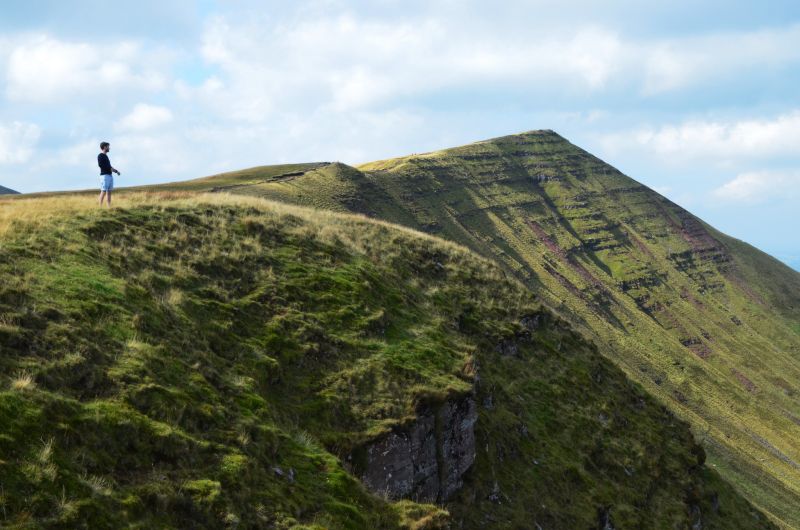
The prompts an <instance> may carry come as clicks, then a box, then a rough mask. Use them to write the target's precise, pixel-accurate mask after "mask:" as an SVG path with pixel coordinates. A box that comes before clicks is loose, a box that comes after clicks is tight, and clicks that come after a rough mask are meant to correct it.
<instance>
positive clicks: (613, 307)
mask: <svg viewBox="0 0 800 530" xmlns="http://www.w3.org/2000/svg"><path fill="white" fill-rule="evenodd" d="M359 169H360V170H361V171H356V170H355V169H354V168H349V167H347V166H341V165H329V166H323V167H319V168H317V169H315V170H314V171H312V172H310V173H307V174H306V175H303V176H298V177H295V178H293V179H291V180H285V181H281V182H269V181H268V179H267V182H259V183H250V184H249V185H247V186H243V187H241V188H240V189H237V190H232V191H235V192H236V193H243V194H249V195H258V196H263V197H272V198H278V199H280V200H283V201H288V202H295V203H298V204H306V205H313V206H317V207H327V208H332V209H338V210H354V211H359V212H363V213H367V214H369V215H372V216H375V217H380V218H384V219H387V220H391V221H395V222H398V223H401V224H405V225H407V226H411V227H414V228H417V229H423V230H425V231H428V232H431V233H435V234H437V235H439V236H442V237H444V238H447V239H450V240H453V241H456V242H459V243H461V244H464V245H466V246H468V247H470V248H472V249H473V250H475V251H477V252H479V253H480V254H483V255H484V256H486V257H490V258H492V259H495V260H497V261H498V262H499V263H501V264H502V265H503V266H504V267H505V269H506V270H508V271H512V272H513V273H514V274H515V275H516V276H517V277H518V278H519V279H520V280H522V281H523V282H525V283H526V284H527V285H528V286H530V287H532V288H533V289H534V291H535V292H537V293H539V294H540V295H541V297H542V299H543V300H544V301H545V302H546V303H547V304H548V305H549V306H551V307H553V308H555V309H556V310H558V311H559V312H560V313H562V314H563V315H565V317H566V318H569V319H570V320H571V321H573V322H574V323H575V324H576V325H578V326H579V328H580V330H581V331H582V332H585V333H587V334H589V335H590V336H592V337H593V338H594V339H595V340H597V341H598V342H599V343H600V344H602V345H603V351H604V353H605V354H607V355H608V356H609V357H611V358H612V359H614V360H615V361H616V362H617V363H618V364H619V365H620V366H622V367H623V368H624V370H625V371H626V372H627V373H628V374H629V375H630V376H631V377H633V378H634V379H635V380H637V381H639V382H640V383H642V384H643V385H644V386H645V387H646V388H647V389H648V390H649V391H651V392H653V393H654V394H656V395H658V396H660V397H661V399H662V400H663V401H664V402H665V403H667V404H668V405H669V406H670V407H671V408H672V409H673V410H675V411H677V412H678V413H679V414H680V415H681V416H682V417H684V418H687V419H688V420H690V422H691V423H692V425H693V426H694V428H695V432H696V434H697V435H698V436H699V437H701V438H702V439H703V440H704V442H705V443H706V446H707V448H708V449H709V453H710V455H711V458H712V461H713V462H714V464H715V465H717V466H719V467H720V469H721V470H722V472H723V474H724V475H725V476H727V477H728V478H729V479H731V480H732V481H733V482H734V483H735V484H736V485H737V486H738V487H739V488H740V489H741V490H742V491H744V492H746V493H747V495H748V496H749V497H750V498H751V499H752V500H753V501H754V502H756V503H757V504H758V505H759V506H761V507H762V508H763V509H765V510H767V511H768V512H770V513H771V514H773V515H774V516H775V517H776V518H778V519H780V520H782V521H784V522H786V523H788V524H791V525H792V526H794V527H798V528H800V509H798V506H800V394H798V392H800V388H798V386H797V385H798V383H797V381H798V380H800V356H799V354H800V327H798V324H797V323H798V322H800V274H798V273H797V272H795V271H793V270H791V269H790V268H788V267H786V266H785V265H783V264H781V263H779V262H778V261H776V260H774V259H772V258H770V257H769V256H767V255H766V254H764V253H762V252H760V251H758V250H757V249H754V248H753V247H751V246H749V245H746V244H744V243H742V242H740V241H737V240H735V239H733V238H730V237H728V236H725V235H723V234H720V233H719V232H717V231H715V230H714V229H713V228H711V227H708V226H706V225H705V224H704V223H702V221H700V220H698V219H697V218H695V217H694V216H692V215H691V214H689V213H688V212H686V211H685V210H683V209H681V208H680V207H678V206H677V205H675V204H673V203H671V202H670V201H668V200H667V199H665V198H663V197H661V196H659V195H658V194H656V193H655V192H653V191H652V190H650V189H649V188H647V187H645V186H642V185H640V184H638V183H637V182H635V181H633V180H632V179H630V178H628V177H626V176H625V175H623V174H621V173H620V172H618V171H617V170H615V169H614V168H612V167H611V166H609V165H607V164H605V163H604V162H602V161H601V160H599V159H597V158H595V157H593V156H592V155H590V154H588V153H586V152H585V151H583V150H581V149H579V148H577V147H575V146H573V145H572V144H570V143H569V142H567V141H566V140H564V139H563V138H561V137H560V136H558V135H556V134H555V133H552V132H549V131H537V132H531V133H527V134H522V135H515V136H509V137H503V138H498V139H494V140H490V141H485V142H478V143H475V144H470V145H467V146H463V147H458V148H454V149H447V150H443V151H437V152H433V153H427V154H423V155H414V156H409V157H404V158H398V159H392V160H386V161H380V162H374V163H370V164H365V165H363V166H361V167H360V168H359Z"/></svg>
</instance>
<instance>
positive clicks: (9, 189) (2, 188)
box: [0, 186, 19, 195]
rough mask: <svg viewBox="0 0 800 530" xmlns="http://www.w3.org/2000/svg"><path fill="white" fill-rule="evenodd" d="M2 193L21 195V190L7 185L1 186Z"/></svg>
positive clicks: (0, 191)
mask: <svg viewBox="0 0 800 530" xmlns="http://www.w3.org/2000/svg"><path fill="white" fill-rule="evenodd" d="M0 195H19V192H18V191H14V190H12V189H11V188H6V187H5V186H0Z"/></svg>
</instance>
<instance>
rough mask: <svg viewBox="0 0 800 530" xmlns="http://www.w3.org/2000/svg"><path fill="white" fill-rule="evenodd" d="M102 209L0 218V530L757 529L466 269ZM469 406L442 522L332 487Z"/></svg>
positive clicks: (340, 231)
mask: <svg viewBox="0 0 800 530" xmlns="http://www.w3.org/2000/svg"><path fill="white" fill-rule="evenodd" d="M118 204H120V205H121V207H119V206H118V207H117V208H115V209H113V210H110V211H108V210H100V209H96V208H95V207H94V203H93V200H92V199H90V198H82V197H76V196H72V197H55V198H48V199H23V200H18V199H16V200H7V201H5V202H4V203H2V215H1V216H0V350H2V355H0V517H2V525H3V526H10V527H32V526H33V527H38V526H45V527H63V528H76V527H91V528H101V527H109V528H110V527H114V528H119V527H123V526H129V525H133V526H139V527H162V528H164V527H174V528H187V527H192V528H201V527H215V528H216V527H223V526H231V527H233V526H238V527H245V528H249V527H256V526H264V525H274V526H275V527H279V528H286V527H294V526H296V527H298V528H299V527H311V526H316V527H331V528H398V527H414V528H423V527H436V526H438V525H439V524H442V523H444V522H445V521H446V520H447V519H448V518H449V519H451V520H453V521H454V522H456V523H457V524H458V525H459V526H463V527H464V528H478V527H485V526H486V525H487V524H490V525H492V527H497V528H503V527H508V528H512V527H513V528H519V527H530V525H531V524H532V523H531V521H534V522H537V523H539V524H541V525H542V526H543V527H547V528H589V527H595V526H596V525H597V524H598V514H599V513H600V512H602V511H603V510H605V509H610V513H611V517H612V519H613V521H614V523H615V524H616V525H617V527H618V528H633V527H649V528H685V527H688V525H690V524H691V523H693V522H694V521H695V520H696V518H697V517H698V514H702V518H703V521H704V527H705V528H756V527H768V526H769V524H768V523H767V522H766V521H765V520H764V519H763V516H760V515H759V514H758V512H755V511H754V510H753V509H752V508H751V507H750V506H749V505H748V503H747V502H746V501H744V500H743V499H742V498H741V497H740V496H738V494H736V493H735V492H734V491H733V490H732V489H731V488H730V486H728V485H727V484H726V483H724V482H723V481H721V480H720V479H719V477H718V476H717V475H716V473H715V472H714V471H712V470H709V469H707V468H706V467H705V466H703V465H702V461H703V458H704V454H703V451H702V449H701V448H700V447H699V446H697V445H696V444H695V442H694V441H693V439H692V436H691V433H690V431H689V429H688V426H687V425H686V424H684V423H683V422H682V421H680V420H678V419H676V418H675V417H674V416H673V415H672V414H671V413H670V412H668V411H667V410H666V409H664V408H663V407H662V406H660V405H658V404H657V403H655V402H654V401H653V400H652V399H650V398H649V397H647V395H646V394H645V393H644V392H643V390H642V389H641V388H640V387H639V386H638V385H636V384H633V383H631V382H630V381H629V380H628V379H627V378H626V377H625V376H624V375H623V374H622V372H621V371H620V370H619V369H618V368H616V367H615V366H614V365H613V364H612V363H610V362H609V361H608V360H606V359H605V358H604V357H603V356H601V355H599V353H597V350H596V348H594V347H593V346H591V345H590V344H588V343H587V342H585V341H584V340H583V339H581V338H580V337H579V336H578V335H577V334H575V333H574V332H572V331H570V329H569V327H568V326H567V325H566V324H565V323H564V322H563V321H561V320H559V319H557V318H555V317H554V316H552V314H550V313H548V312H547V311H545V310H543V309H542V308H541V307H540V306H539V303H538V301H536V300H535V299H534V298H533V297H532V295H530V294H528V291H527V290H526V289H524V288H523V287H522V286H521V285H520V284H518V283H517V282H516V281H515V280H512V279H509V278H507V277H506V276H505V274H504V273H503V272H502V271H501V270H500V269H499V268H498V267H497V266H496V265H494V264H493V263H491V262H489V261H485V260H482V259H480V258H478V257H476V256H475V255H474V254H471V253H470V252H468V251H467V250H466V249H464V248H462V247H457V246H455V245H452V244H449V243H446V242H443V241H441V240H438V239H434V238H430V237H426V236H423V235H421V234H417V233H413V232H410V231H407V230H403V229H400V228H397V227H393V226H390V225H385V224H380V223H376V222H373V221H368V220H365V219H363V218H359V217H354V216H344V215H336V214H329V213H323V212H319V211H311V210H305V209H299V208H293V207H288V206H285V205H279V204H276V203H269V202H265V201H262V200H258V199H245V198H239V199H234V198H230V197H228V196H225V195H216V196H208V195H206V196H202V195H200V196H195V195H193V194H176V193H164V194H139V195H128V196H127V197H123V198H122V199H121V200H119V201H118ZM530 315H540V318H542V319H543V320H542V322H543V324H542V325H541V326H540V327H539V328H538V330H537V331H536V332H534V333H533V335H526V334H525V333H523V328H522V327H521V326H520V324H519V321H520V318H521V317H523V316H530ZM507 340H514V341H516V343H517V344H518V346H519V352H520V353H519V355H517V356H502V355H501V354H500V353H498V352H497V351H496V349H495V347H496V345H497V344H498V343H500V342H501V341H507ZM476 374H479V376H480V383H479V384H478V383H476ZM476 384H477V395H476V398H477V400H478V402H479V403H481V404H482V406H481V409H480V413H479V415H480V417H479V421H478V424H477V427H476V428H477V433H476V435H477V441H478V446H479V452H478V456H477V460H476V463H475V466H474V468H473V469H472V470H471V471H470V472H469V474H468V476H467V481H466V484H465V486H464V488H463V490H462V491H461V493H460V494H459V496H458V498H457V499H455V501H454V502H452V503H451V504H449V505H448V506H447V507H446V508H447V509H448V510H449V511H450V515H448V514H447V513H446V512H444V511H443V510H441V509H440V508H437V507H435V506H430V505H419V504H414V503H411V502H407V501H403V502H398V503H390V502H387V501H385V500H383V499H381V498H378V497H375V496H373V495H370V494H368V493H367V492H365V491H364V489H363V488H362V487H361V485H360V483H359V482H358V481H357V480H355V479H354V478H353V477H352V476H351V475H350V474H349V473H348V472H347V470H346V469H345V468H344V467H343V465H342V461H343V457H344V455H346V454H348V453H349V452H350V450H351V449H352V448H354V447H356V446H358V445H359V444H361V443H363V442H364V441H365V440H368V439H371V438H373V437H375V436H378V435H380V434H381V433H385V432H387V431H388V430H389V429H391V428H392V427H393V426H395V425H397V424H400V423H403V422H406V421H410V420H413V417H414V412H415V407H416V405H417V404H418V403H420V402H423V401H424V402H431V401H440V400H443V399H447V398H448V397H449V396H453V395H459V394H463V393H465V392H469V391H470V390H471V389H472V387H473V385H476Z"/></svg>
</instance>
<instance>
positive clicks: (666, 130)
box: [600, 110, 800, 165]
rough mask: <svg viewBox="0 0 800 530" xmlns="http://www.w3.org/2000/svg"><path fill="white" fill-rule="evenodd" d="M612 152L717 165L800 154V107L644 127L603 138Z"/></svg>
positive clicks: (674, 161) (678, 161) (673, 161)
mask: <svg viewBox="0 0 800 530" xmlns="http://www.w3.org/2000/svg"><path fill="white" fill-rule="evenodd" d="M600 143H601V145H602V146H603V148H604V150H606V151H607V152H610V153H620V152H630V151H645V152H648V153H651V154H655V155H657V156H659V157H661V158H662V159H664V160H669V161H671V162H672V163H682V162H692V161H695V160H697V159H705V160H709V161H714V163H715V164H717V165H724V164H729V163H731V162H733V161H737V160H746V159H759V158H767V157H775V156H789V157H797V156H799V155H800V152H798V146H800V110H795V111H791V112H788V113H785V114H781V115H779V116H776V117H774V118H772V119H740V120H728V121H724V120H690V121H685V122H683V123H680V124H670V125H663V126H661V127H658V128H652V127H644V128H640V129H634V130H629V131H623V132H621V133H614V134H609V135H607V136H605V137H604V138H603V139H601V142H600Z"/></svg>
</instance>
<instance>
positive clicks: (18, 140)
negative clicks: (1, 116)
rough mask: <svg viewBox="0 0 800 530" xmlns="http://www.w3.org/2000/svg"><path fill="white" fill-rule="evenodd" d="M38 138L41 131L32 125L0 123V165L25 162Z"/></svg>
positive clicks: (16, 122) (17, 122)
mask: <svg viewBox="0 0 800 530" xmlns="http://www.w3.org/2000/svg"><path fill="white" fill-rule="evenodd" d="M40 136H41V129H40V128H39V126H38V125H36V124H33V123H24V122H19V121H15V122H11V123H9V124H7V125H4V124H2V123H0V164H20V163H23V162H27V161H28V159H30V157H31V155H32V154H33V150H34V148H35V147H36V144H37V143H38V141H39V137H40Z"/></svg>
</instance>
